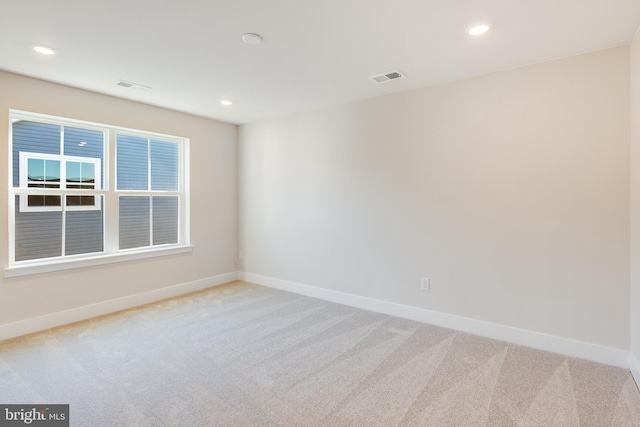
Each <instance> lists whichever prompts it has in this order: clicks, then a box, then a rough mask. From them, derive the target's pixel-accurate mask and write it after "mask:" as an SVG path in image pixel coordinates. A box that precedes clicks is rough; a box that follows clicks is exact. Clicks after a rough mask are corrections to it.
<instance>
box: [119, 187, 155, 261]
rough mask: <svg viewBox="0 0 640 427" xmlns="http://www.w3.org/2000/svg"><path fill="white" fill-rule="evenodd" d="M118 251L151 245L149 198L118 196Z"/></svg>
mask: <svg viewBox="0 0 640 427" xmlns="http://www.w3.org/2000/svg"><path fill="white" fill-rule="evenodd" d="M119 201H120V208H119V214H120V233H119V240H120V244H119V247H120V249H131V248H139V247H143V246H149V245H151V239H150V237H151V229H150V227H151V225H150V223H149V220H150V216H151V215H150V208H151V206H150V201H151V198H150V197H146V196H131V197H129V196H120V198H119Z"/></svg>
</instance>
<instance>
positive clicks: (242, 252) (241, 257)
mask: <svg viewBox="0 0 640 427" xmlns="http://www.w3.org/2000/svg"><path fill="white" fill-rule="evenodd" d="M238 259H244V251H238Z"/></svg>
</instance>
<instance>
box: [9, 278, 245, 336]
mask: <svg viewBox="0 0 640 427" xmlns="http://www.w3.org/2000/svg"><path fill="white" fill-rule="evenodd" d="M237 278H238V273H237V272H235V271H234V272H232V273H226V274H220V275H218V276H212V277H207V278H204V279H200V280H194V281H193V282H187V283H180V284H178V285H173V286H168V287H166V288H161V289H155V290H153V291H149V292H143V293H139V294H134V295H129V296H126V297H122V298H116V299H112V300H108V301H102V302H99V303H95V304H90V305H85V306H82V307H76V308H72V309H69V310H64V311H59V312H56V313H51V314H47V315H45V316H39V317H34V318H31V319H25V320H20V321H18V322H13V323H8V324H5V325H0V341H2V340H6V339H9V338H14V337H18V336H21V335H26V334H30V333H33V332H38V331H43V330H45V329H50V328H54V327H56V326H61V325H66V324H69V323H73V322H78V321H80V320H86V319H90V318H92V317H96V316H100V315H103V314H108V313H113V312H116V311H120V310H125V309H127V308H132V307H136V306H139V305H143V304H148V303H151V302H155V301H160V300H163V299H165V298H171V297H175V296H178V295H183V294H187V293H189V292H195V291H199V290H202V289H206V288H211V287H214V286H218V285H222V284H225V283H229V282H233V281H234V280H237Z"/></svg>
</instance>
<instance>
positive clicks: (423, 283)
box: [420, 277, 431, 291]
mask: <svg viewBox="0 0 640 427" xmlns="http://www.w3.org/2000/svg"><path fill="white" fill-rule="evenodd" d="M420 289H422V290H423V291H430V290H431V283H430V281H429V278H428V277H423V278H422V279H420Z"/></svg>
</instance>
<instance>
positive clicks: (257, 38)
mask: <svg viewBox="0 0 640 427" xmlns="http://www.w3.org/2000/svg"><path fill="white" fill-rule="evenodd" d="M242 41H243V42H245V43H246V44H254V45H255V44H260V43H262V36H261V35H260V34H255V33H246V34H243V35H242Z"/></svg>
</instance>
